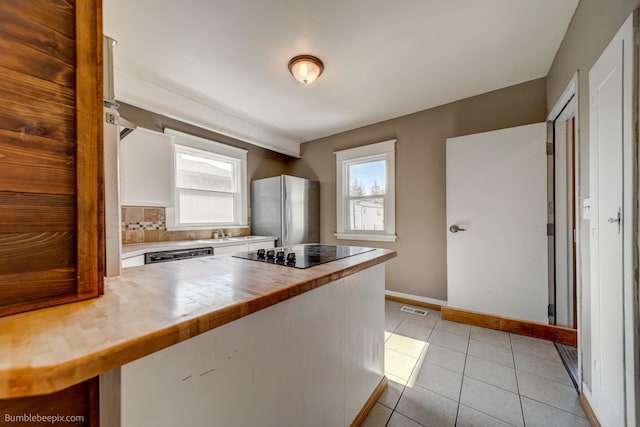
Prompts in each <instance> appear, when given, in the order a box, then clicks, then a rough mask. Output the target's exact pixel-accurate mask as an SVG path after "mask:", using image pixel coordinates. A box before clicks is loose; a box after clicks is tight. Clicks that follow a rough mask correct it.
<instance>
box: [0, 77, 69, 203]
mask: <svg viewBox="0 0 640 427" xmlns="http://www.w3.org/2000/svg"><path fill="white" fill-rule="evenodd" d="M1 79H2V76H1V75H0V80H1ZM0 93H2V89H0ZM0 141H1V142H2V143H1V144H0V159H1V165H2V167H0V189H1V190H2V191H11V192H20V193H38V194H56V195H72V196H74V204H75V194H76V167H75V162H76V160H75V159H76V153H75V149H76V147H75V142H62V141H56V140H53V139H48V138H42V137H39V136H34V135H28V134H24V133H22V134H21V133H16V132H11V131H7V130H4V129H0Z"/></svg>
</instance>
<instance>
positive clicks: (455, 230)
mask: <svg viewBox="0 0 640 427" xmlns="http://www.w3.org/2000/svg"><path fill="white" fill-rule="evenodd" d="M449 231H450V232H452V233H457V232H458V231H467V229H466V228H460V227H458V226H457V225H455V224H453V225H452V226H451V227H449Z"/></svg>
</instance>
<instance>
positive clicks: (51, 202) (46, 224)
mask: <svg viewBox="0 0 640 427" xmlns="http://www.w3.org/2000/svg"><path fill="white" fill-rule="evenodd" d="M47 231H55V232H72V233H75V231H76V199H75V197H74V196H72V195H59V194H30V193H14V192H8V191H3V192H0V234H5V233H33V232H40V233H44V232H47ZM0 241H1V238H0ZM1 250H2V249H1V248H0V251H1ZM0 262H1V261H0Z"/></svg>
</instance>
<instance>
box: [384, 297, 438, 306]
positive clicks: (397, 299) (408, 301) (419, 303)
mask: <svg viewBox="0 0 640 427" xmlns="http://www.w3.org/2000/svg"><path fill="white" fill-rule="evenodd" d="M384 299H387V300H389V301H395V302H400V303H402V304H409V305H415V306H416V307H422V308H428V309H430V310H440V309H441V308H442V306H441V305H437V304H431V303H428V302H422V301H416V300H412V299H408V298H402V297H396V296H394V295H385V296H384Z"/></svg>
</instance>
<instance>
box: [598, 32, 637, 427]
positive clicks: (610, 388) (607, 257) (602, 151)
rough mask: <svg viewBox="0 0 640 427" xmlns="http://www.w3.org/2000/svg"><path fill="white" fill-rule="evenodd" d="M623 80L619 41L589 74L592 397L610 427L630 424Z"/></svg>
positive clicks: (608, 48) (620, 43)
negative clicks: (626, 355)
mask: <svg viewBox="0 0 640 427" xmlns="http://www.w3.org/2000/svg"><path fill="white" fill-rule="evenodd" d="M623 77H624V74H623V39H620V38H617V37H616V38H615V39H614V40H613V41H612V43H611V44H610V45H609V46H608V47H607V49H606V50H605V51H604V52H603V53H602V55H601V56H600V58H599V59H598V61H597V62H596V63H595V65H594V66H593V68H592V69H591V71H590V72H589V97H590V104H591V105H590V109H589V116H590V150H589V151H590V153H591V165H590V169H591V180H590V187H591V188H590V193H591V195H590V196H591V203H592V208H591V211H592V212H591V301H592V303H591V322H592V323H591V330H592V354H593V385H592V387H593V390H592V393H593V400H594V402H593V406H594V410H595V412H596V415H597V417H598V420H599V421H600V423H601V424H602V425H603V426H604V427H609V426H612V427H614V426H623V425H624V419H625V417H624V411H625V392H624V317H623V316H624V306H623V301H624V295H623V283H624V282H623V250H622V249H623V246H622V245H623V239H622V237H623V228H622V227H623V225H624V224H623V221H622V219H623V214H624V213H623V210H622V209H623V194H622V192H623V155H622V152H623V126H624V124H623V93H624V92H623V91H624V87H623ZM629 90H630V89H629Z"/></svg>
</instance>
